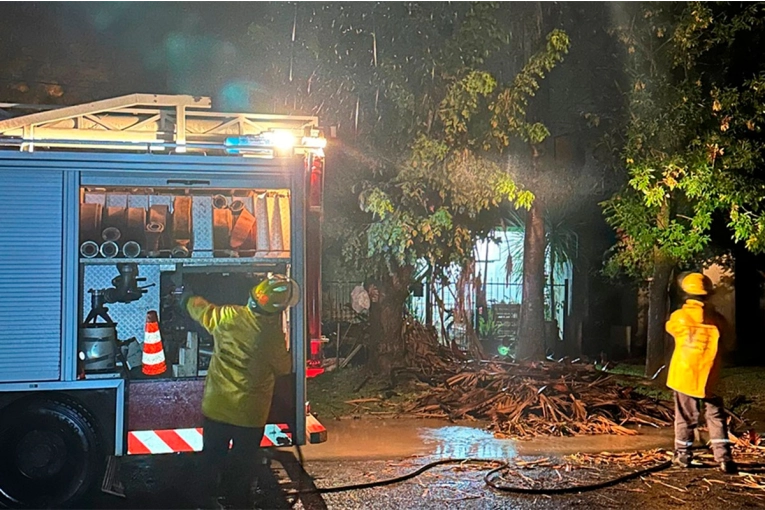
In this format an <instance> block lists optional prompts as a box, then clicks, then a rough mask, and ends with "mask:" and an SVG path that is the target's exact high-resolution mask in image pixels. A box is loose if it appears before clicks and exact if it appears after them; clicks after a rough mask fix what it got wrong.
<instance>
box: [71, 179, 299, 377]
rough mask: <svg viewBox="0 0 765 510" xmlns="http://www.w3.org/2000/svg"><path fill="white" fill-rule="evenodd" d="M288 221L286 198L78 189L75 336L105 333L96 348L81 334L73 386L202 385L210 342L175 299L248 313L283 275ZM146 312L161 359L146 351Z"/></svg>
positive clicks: (283, 194)
mask: <svg viewBox="0 0 765 510" xmlns="http://www.w3.org/2000/svg"><path fill="white" fill-rule="evenodd" d="M290 216H291V211H290V196H289V191H288V190H279V189H276V190H250V189H220V188H204V189H195V188H169V187H168V188H161V189H158V188H125V187H108V188H104V187H82V188H81V190H80V217H79V227H80V228H79V242H80V281H79V284H80V285H79V289H80V324H81V328H80V331H81V332H92V331H99V332H104V331H105V332H107V333H109V334H106V333H104V334H103V335H100V336H101V337H103V338H104V339H103V340H102V339H99V342H100V343H96V342H94V340H93V338H91V337H92V336H93V335H83V334H81V335H80V338H79V345H78V354H79V356H78V363H79V365H78V374H79V377H80V378H96V377H129V378H130V379H146V378H151V379H167V378H196V377H201V376H204V374H205V373H206V369H207V366H208V364H209V359H210V355H211V354H212V351H213V340H212V337H211V336H210V335H209V334H208V333H207V332H206V331H204V329H203V328H202V327H201V326H199V325H198V324H196V323H195V322H194V321H192V320H191V319H190V318H189V317H188V315H187V314H186V313H185V312H184V311H182V310H180V307H179V304H178V303H177V302H176V299H175V297H174V296H173V294H172V292H173V290H174V289H175V288H176V287H177V286H180V285H186V286H190V287H191V288H192V289H193V291H194V293H195V294H197V295H201V296H202V297H205V298H206V299H208V300H209V301H210V302H212V303H215V304H219V305H223V304H239V305H244V304H246V303H247V298H248V292H249V289H250V288H251V287H252V286H253V285H255V284H256V283H258V282H259V281H260V280H261V279H262V278H264V277H265V276H266V275H267V274H268V273H269V272H280V273H288V272H289V261H290V245H291V240H290V235H291V225H290ZM152 311H153V312H156V314H157V318H158V328H159V335H160V337H161V350H160V349H159V347H157V346H154V347H151V348H149V349H145V347H144V340H145V339H146V338H147V335H148V333H147V314H148V313H149V312H152ZM110 328H113V330H114V333H113V334H112V333H111V332H110V331H108V330H109V329H110ZM287 332H288V324H287V314H285V338H286V337H287V336H288V335H287ZM115 339H116V340H115ZM103 342H115V343H116V345H115V346H114V349H108V348H104V347H105V346H104V345H101V344H103ZM147 343H150V342H147ZM94 346H97V347H99V348H98V349H95V348H94ZM154 350H156V351H157V352H156V353H155V352H153V351H154ZM145 351H146V352H151V354H152V356H151V359H152V360H153V361H154V363H155V366H154V369H153V370H149V372H151V373H150V374H147V373H144V372H145V371H144V370H142V366H141V364H142V359H143V357H144V356H143V355H144V352H145ZM159 352H161V355H160V354H159ZM100 356H111V359H100ZM163 363H164V364H163ZM112 366H113V367H114V368H113V369H110V367H112Z"/></svg>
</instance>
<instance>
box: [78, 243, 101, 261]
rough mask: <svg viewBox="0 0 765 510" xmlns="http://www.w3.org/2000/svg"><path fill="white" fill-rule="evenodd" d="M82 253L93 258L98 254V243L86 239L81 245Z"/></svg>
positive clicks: (88, 257)
mask: <svg viewBox="0 0 765 510" xmlns="http://www.w3.org/2000/svg"><path fill="white" fill-rule="evenodd" d="M80 255H82V256H83V257H85V258H86V259H92V258H94V257H97V256H98V243H95V242H93V241H85V242H84V243H82V244H81V245H80Z"/></svg>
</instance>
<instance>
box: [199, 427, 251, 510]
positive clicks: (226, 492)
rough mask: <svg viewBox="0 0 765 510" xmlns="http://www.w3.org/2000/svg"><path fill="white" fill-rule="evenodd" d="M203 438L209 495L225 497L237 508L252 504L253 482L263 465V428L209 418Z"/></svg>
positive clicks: (203, 454)
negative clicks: (261, 454) (261, 460)
mask: <svg viewBox="0 0 765 510" xmlns="http://www.w3.org/2000/svg"><path fill="white" fill-rule="evenodd" d="M202 437H203V440H204V447H203V449H202V456H203V460H204V469H205V472H206V473H205V480H206V483H207V490H206V492H207V494H208V495H209V496H211V497H215V496H221V495H222V496H225V497H226V498H227V500H228V501H229V503H230V504H232V505H233V506H235V507H236V508H244V507H247V506H250V504H251V496H250V495H251V489H252V484H253V482H254V481H255V478H256V477H257V473H258V471H259V470H260V469H261V468H262V465H261V463H260V457H259V451H260V441H261V439H263V427H258V428H251V427H238V426H236V425H229V424H228V423H221V422H219V421H215V420H210V419H209V418H205V421H204V432H203V436H202ZM231 442H233V444H232V445H231V449H230V450H229V443H231Z"/></svg>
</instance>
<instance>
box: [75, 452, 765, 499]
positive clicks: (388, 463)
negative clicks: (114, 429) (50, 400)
mask: <svg viewBox="0 0 765 510" xmlns="http://www.w3.org/2000/svg"><path fill="white" fill-rule="evenodd" d="M173 457H174V456H170V457H168V456H157V457H153V458H131V459H128V460H127V462H125V464H124V465H123V466H122V475H123V482H124V483H125V486H126V487H125V489H126V496H127V497H126V498H124V499H121V498H116V497H113V496H108V495H105V494H104V495H100V496H98V497H96V498H94V499H92V500H90V501H89V502H88V503H87V506H86V507H85V508H121V509H124V508H200V507H202V506H203V503H202V502H201V501H194V499H193V497H192V496H191V492H192V491H193V489H194V487H195V484H196V483H198V480H196V478H195V476H196V473H197V472H198V466H197V464H196V461H195V459H194V458H193V456H189V455H185V456H177V457H175V458H173ZM428 460H430V459H426V458H416V459H412V458H409V459H402V460H371V461H370V460H353V461H347V460H346V461H340V460H337V461H312V462H310V463H308V464H307V468H308V469H307V470H308V471H309V472H310V473H311V475H313V477H314V478H315V483H316V486H318V487H329V486H335V485H342V484H347V483H359V482H368V481H373V480H379V479H384V478H389V477H393V476H397V475H401V474H404V473H407V472H410V471H412V470H414V469H416V468H417V467H419V466H421V465H423V464H425V463H426V462H427V461H428ZM273 468H274V469H273V471H274V475H275V478H276V479H277V480H280V481H281V482H282V483H283V487H282V489H281V491H282V495H281V496H280V497H281V501H282V504H280V505H279V506H280V507H281V508H289V505H290V504H291V503H293V502H294V503H295V504H294V508H296V509H321V508H329V509H343V510H352V509H353V510H355V509H370V510H376V509H380V510H383V509H395V510H402V509H411V508H422V509H444V508H460V509H463V508H464V509H476V510H479V509H480V510H484V509H500V508H502V509H518V510H525V509H533V508H549V509H563V508H625V509H626V508H640V509H644V510H651V509H657V510H658V509H670V508H671V509H676V508H684V509H685V508H687V509H699V510H709V509H716V508H720V509H738V508H765V491H760V493H759V494H758V492H757V491H750V490H744V489H741V488H737V487H735V486H732V485H731V482H734V483H736V482H739V481H738V480H737V479H736V477H732V478H731V477H729V476H725V475H723V474H721V473H718V472H716V471H715V470H713V469H711V468H707V469H702V468H697V469H690V470H678V469H675V468H671V469H669V470H667V471H664V472H661V473H659V474H656V475H651V476H647V477H645V480H641V479H637V480H634V481H630V482H627V483H624V484H622V485H619V486H617V487H612V488H607V489H602V490H598V491H593V492H586V493H582V494H572V495H558V496H526V495H514V494H510V495H507V494H503V493H498V492H496V491H494V490H491V489H489V488H488V487H486V485H485V483H484V481H483V475H484V473H485V470H480V469H475V468H469V467H468V468H461V467H459V466H440V467H436V468H434V469H433V470H431V471H428V472H426V473H424V474H422V475H420V476H419V477H417V478H415V479H413V480H409V481H406V482H402V483H400V484H396V485H391V486H387V487H378V488H371V489H362V490H355V491H349V492H342V493H335V494H325V495H323V497H322V498H321V499H320V500H318V501H317V500H316V498H315V496H314V497H313V501H307V502H305V503H303V502H300V501H298V502H295V498H294V497H288V496H285V495H284V494H283V493H284V492H286V491H294V490H296V489H299V488H300V487H299V484H296V483H293V482H290V481H289V480H288V478H289V477H288V476H286V473H285V472H284V470H283V469H282V468H281V466H280V465H279V463H278V462H274V463H273ZM761 469H762V468H760V472H762V471H761ZM599 474H600V475H602V476H610V474H609V473H599ZM595 479H596V476H595V474H587V476H586V477H584V480H583V481H587V480H589V481H593V480H595ZM720 482H724V483H720ZM507 483H513V478H512V477H511V478H510V479H508V480H507ZM739 483H740V482H739ZM305 487H306V486H303V488H305ZM322 501H323V503H322ZM258 508H276V506H274V505H262V506H258Z"/></svg>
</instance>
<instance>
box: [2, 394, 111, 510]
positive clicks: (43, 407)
mask: <svg viewBox="0 0 765 510" xmlns="http://www.w3.org/2000/svg"><path fill="white" fill-rule="evenodd" d="M103 459H104V457H103V454H102V452H101V442H100V440H99V434H98V432H97V428H96V426H95V421H94V420H93V418H92V417H91V416H90V414H89V413H88V412H87V411H86V410H85V409H84V408H82V407H81V406H79V405H78V404H76V403H74V402H70V401H66V400H53V399H33V400H29V401H23V402H19V403H16V404H14V405H12V406H11V407H9V408H6V409H4V410H3V411H2V418H1V419H0V504H3V505H5V506H9V507H12V508H56V507H62V506H68V505H71V504H72V503H74V502H76V501H77V499H78V498H80V497H82V496H83V495H84V494H85V493H86V492H87V491H88V490H89V489H90V488H91V486H92V485H93V482H94V481H95V478H96V476H97V475H98V474H99V473H100V469H101V467H102V465H103Z"/></svg>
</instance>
